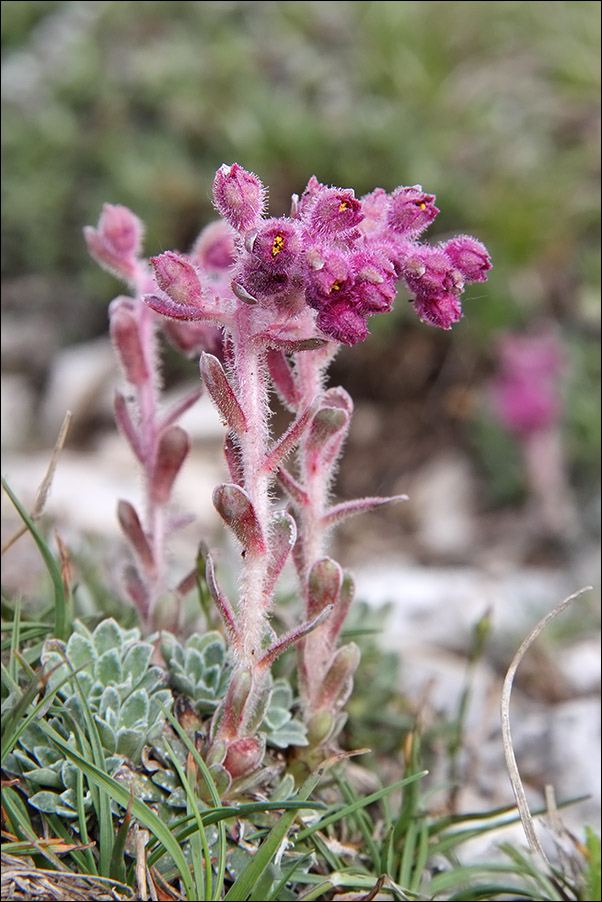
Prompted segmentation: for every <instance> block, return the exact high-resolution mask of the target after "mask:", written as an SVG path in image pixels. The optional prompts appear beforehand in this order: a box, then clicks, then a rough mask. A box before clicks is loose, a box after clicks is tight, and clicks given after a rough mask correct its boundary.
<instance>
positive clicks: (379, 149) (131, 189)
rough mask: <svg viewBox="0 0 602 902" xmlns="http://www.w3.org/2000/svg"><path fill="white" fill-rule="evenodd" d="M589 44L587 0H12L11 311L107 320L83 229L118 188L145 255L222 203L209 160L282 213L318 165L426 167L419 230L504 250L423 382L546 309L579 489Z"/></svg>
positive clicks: (587, 263) (587, 447)
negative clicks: (255, 182)
mask: <svg viewBox="0 0 602 902" xmlns="http://www.w3.org/2000/svg"><path fill="white" fill-rule="evenodd" d="M599 47H600V4H599V3H598V2H578V0H577V2H575V0H571V2H496V0H490V2H488V3H482V2H470V0H469V2H455V3H454V2H438V0H435V2H366V0H352V2H349V0H342V2H254V0H251V2H237V0H232V2H211V0H209V2H177V0H171V2H145V0H137V2H128V0H120V2H110V0H108V2H12V0H5V2H3V3H2V51H3V63H2V159H3V180H2V212H3V218H2V251H3V252H2V281H3V298H4V300H3V312H4V313H5V314H7V313H8V314H10V315H12V316H18V315H26V314H30V313H41V314H42V315H44V316H47V317H49V318H52V319H53V320H54V321H55V322H56V321H58V322H59V323H60V332H61V340H62V341H63V342H65V343H68V342H72V341H76V340H83V339H86V338H89V337H91V336H94V335H98V334H103V333H104V332H105V331H106V308H107V302H108V300H110V298H111V297H112V296H113V295H114V294H115V293H116V285H115V282H114V280H113V279H111V278H110V277H109V276H108V275H106V274H103V273H101V272H99V271H98V270H97V268H96V266H95V265H94V264H92V263H91V262H90V260H89V258H88V256H87V253H86V250H85V247H84V244H83V241H82V238H81V229H82V226H83V225H85V224H88V223H95V222H96V221H97V218H98V215H99V211H100V208H101V205H102V203H103V202H105V201H109V202H113V203H123V204H125V205H127V206H129V207H131V208H132V209H133V210H134V211H135V212H136V213H137V214H138V215H139V216H140V217H141V219H142V220H144V221H145V223H146V225H147V241H146V250H147V252H148V253H149V254H150V253H157V252H160V251H162V250H166V249H170V248H180V249H186V248H187V247H188V246H189V245H190V244H191V242H192V240H193V239H194V237H195V235H196V233H197V232H198V230H199V229H200V227H201V226H202V225H203V224H205V223H206V222H207V221H208V220H209V219H211V218H213V211H212V206H211V184H212V180H213V175H214V172H215V170H216V168H217V167H218V166H219V165H220V164H221V163H222V162H232V161H237V162H239V163H241V164H242V165H244V166H245V167H247V168H249V169H252V170H254V171H255V172H256V173H257V174H258V175H259V176H260V177H261V178H262V179H263V180H264V182H265V183H266V184H268V185H269V186H270V203H271V211H272V212H273V213H274V214H276V215H278V214H280V213H282V212H286V210H287V207H288V203H289V197H290V194H291V193H292V192H299V191H301V190H302V189H303V187H304V185H305V184H306V182H307V180H308V178H309V176H310V175H312V174H314V173H315V174H316V175H317V176H318V178H319V179H320V181H322V182H325V183H332V184H336V185H341V186H345V187H347V186H349V187H354V188H355V190H356V193H357V194H358V195H361V194H363V193H366V192H368V191H370V190H372V189H373V188H374V187H375V186H377V185H379V186H382V187H383V188H385V189H387V190H390V189H393V188H394V187H396V186H397V185H399V184H405V185H412V184H416V183H420V184H422V185H423V186H424V188H425V190H427V191H429V192H432V193H434V194H436V195H437V203H438V206H439V207H440V208H441V210H442V212H441V214H440V216H439V217H438V219H437V221H436V223H435V224H434V226H433V227H431V229H430V232H429V237H430V239H431V240H433V239H439V238H442V237H446V236H448V235H449V234H452V233H456V232H467V233H469V234H473V235H475V236H476V237H478V238H479V239H480V240H482V241H484V242H485V243H486V244H487V246H488V248H489V250H490V252H491V254H492V257H493V260H494V269H493V271H492V274H491V277H490V279H489V282H488V283H487V284H485V285H481V284H478V285H476V286H474V285H473V286H471V288H470V290H469V291H468V292H467V297H466V301H465V304H464V309H465V313H466V314H467V315H466V318H465V319H464V320H463V321H462V322H461V323H460V324H458V325H457V326H456V328H455V329H454V330H453V332H452V333H451V334H449V335H448V334H442V333H439V332H436V331H435V330H430V331H429V341H430V342H431V343H434V344H435V346H436V353H435V354H434V360H435V361H436V362H435V363H434V364H433V368H432V370H431V371H429V373H428V374H427V376H425V379H426V381H427V382H428V381H429V380H430V382H431V383H432V382H433V381H434V380H436V379H437V378H438V377H441V372H442V368H444V364H445V362H447V372H450V371H453V366H451V368H450V366H449V361H450V359H451V360H452V361H453V360H456V361H457V360H459V361H461V366H460V369H461V377H460V381H462V380H464V383H463V384H467V383H466V380H468V382H470V380H472V383H471V384H472V386H473V387H474V386H477V387H478V384H479V380H480V379H481V378H484V377H485V376H486V375H487V373H488V370H489V369H490V368H491V366H492V358H491V349H492V343H493V341H494V339H495V336H496V335H497V334H498V333H499V332H500V331H503V330H506V329H515V328H524V327H526V326H527V325H528V324H529V323H530V322H532V321H534V320H539V319H550V318H551V319H553V320H554V321H555V323H557V324H558V327H559V329H560V331H561V334H562V335H563V337H564V339H565V342H566V346H567V349H568V353H569V356H570V362H571V365H570V379H569V384H568V386H567V393H568V403H567V407H566V410H567V423H566V435H567V447H568V452H569V457H570V463H571V468H572V475H573V478H574V479H575V480H576V481H577V482H579V481H580V482H581V483H582V484H583V485H588V486H590V487H591V485H592V480H593V479H595V480H598V479H599V463H600V392H599V383H600V301H599V289H600V284H599V270H600V234H599V227H600V196H599V169H600V142H599V82H600V53H599ZM414 320H415V317H413V316H412V315H411V311H410V307H409V305H408V304H404V303H402V302H398V304H397V308H396V312H395V314H394V315H393V316H388V317H380V318H375V319H374V320H373V321H372V323H371V326H372V330H373V332H374V333H375V334H374V335H373V336H372V337H371V338H370V340H369V341H368V342H367V343H366V345H365V346H363V347H362V349H361V351H360V352H359V353H358V355H357V357H356V359H357V360H361V367H362V368H361V370H360V371H359V373H360V374H359V376H357V375H356V377H355V383H354V384H353V386H352V389H353V391H354V392H356V393H357V392H359V393H360V394H361V393H362V391H364V392H365V393H366V394H367V395H368V396H369V397H371V398H372V399H376V400H378V397H379V391H380V386H381V385H382V384H383V382H386V381H387V380H383V379H381V378H380V376H378V375H373V376H372V377H371V375H370V374H371V373H373V374H376V373H377V372H378V370H377V368H375V363H376V362H377V361H378V360H379V359H387V360H389V361H391V360H395V355H396V354H397V352H398V349H400V348H401V346H400V344H399V337H400V334H401V332H402V331H404V330H405V331H406V332H407V331H411V330H414V329H415V328H416V324H415V322H414ZM419 328H420V329H422V330H428V327H426V326H419ZM421 340H422V339H421ZM450 349H451V350H450ZM351 353H353V352H350V354H349V357H348V355H347V352H346V351H345V352H344V353H342V354H341V357H340V362H339V367H340V376H341V378H342V379H344V378H345V377H346V373H347V363H346V361H347V359H349V372H351V368H352V366H356V372H358V371H357V364H354V363H352V360H351ZM399 353H401V350H400V351H399ZM450 355H451V356H450ZM402 375H403V374H402ZM350 378H351V379H352V381H353V378H352V377H351V376H350ZM452 381H453V380H452ZM452 387H453V385H452ZM396 390H398V391H402V390H403V389H402V388H401V387H399V386H398V387H397V388H394V389H392V388H391V385H389V389H388V391H389V392H391V391H396ZM460 406H461V405H460ZM448 408H449V405H447V407H446V408H445V409H446V410H447V412H448V413H449V410H448ZM473 412H474V411H473ZM456 413H457V412H456ZM441 415H442V416H443V415H445V411H443V412H442V413H441ZM458 416H459V414H458ZM471 416H472V414H471ZM468 418H469V419H470V417H468ZM464 419H466V417H464ZM477 419H478V417H477ZM464 425H466V424H464ZM481 426H482V423H481ZM492 429H493V427H492ZM471 440H472V441H473V442H474V447H475V449H476V450H475V453H476V454H477V455H480V456H481V463H482V465H483V467H484V468H485V470H487V467H489V469H490V471H491V474H492V478H494V477H495V474H496V472H497V471H498V463H496V454H497V455H498V457H501V458H505V454H506V452H505V451H501V450H500V448H501V445H500V443H499V442H498V440H497V438H496V435H495V433H492V432H491V431H490V430H489V429H488V427H487V428H485V429H483V428H481V427H479V428H478V429H475V430H473V433H472V439H471ZM494 494H495V493H494ZM502 495H503V491H502Z"/></svg>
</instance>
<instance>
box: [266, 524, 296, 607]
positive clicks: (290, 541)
mask: <svg viewBox="0 0 602 902" xmlns="http://www.w3.org/2000/svg"><path fill="white" fill-rule="evenodd" d="M296 539H297V525H296V523H295V521H294V520H293V518H292V517H291V515H290V514H287V513H286V511H279V512H278V513H276V514H274V516H273V517H272V522H271V525H270V559H269V562H268V568H267V573H266V579H265V583H264V587H263V591H264V595H265V596H266V597H267V598H268V599H270V598H271V597H272V593H273V591H274V586H275V585H276V581H277V579H278V577H279V576H280V574H281V572H282V568H283V567H284V565H285V564H286V561H287V558H288V556H289V554H290V552H291V550H292V548H293V546H294V544H295V541H296Z"/></svg>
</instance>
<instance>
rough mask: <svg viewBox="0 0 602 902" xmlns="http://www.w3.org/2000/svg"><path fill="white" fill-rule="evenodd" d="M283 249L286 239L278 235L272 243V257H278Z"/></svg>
mask: <svg viewBox="0 0 602 902" xmlns="http://www.w3.org/2000/svg"><path fill="white" fill-rule="evenodd" d="M283 248H284V238H283V237H282V235H276V237H275V238H274V241H273V243H272V257H277V256H278V254H279V253H280V251H281V250H282V249H283Z"/></svg>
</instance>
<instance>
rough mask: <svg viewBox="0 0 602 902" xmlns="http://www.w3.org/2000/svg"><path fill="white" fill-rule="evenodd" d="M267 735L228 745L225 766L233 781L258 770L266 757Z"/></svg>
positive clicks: (250, 737)
mask: <svg viewBox="0 0 602 902" xmlns="http://www.w3.org/2000/svg"><path fill="white" fill-rule="evenodd" d="M265 744H266V738H265V735H261V736H246V737H244V738H243V739H236V740H235V741H234V742H231V743H230V744H229V745H228V751H227V752H226V757H225V759H224V763H223V766H224V768H225V769H226V770H227V771H228V773H229V774H230V776H231V777H232V779H233V780H235V779H236V778H237V777H244V776H245V775H246V774H250V773H251V772H252V771H254V770H256V769H257V768H258V767H259V766H260V764H261V762H262V761H263V758H264V755H265Z"/></svg>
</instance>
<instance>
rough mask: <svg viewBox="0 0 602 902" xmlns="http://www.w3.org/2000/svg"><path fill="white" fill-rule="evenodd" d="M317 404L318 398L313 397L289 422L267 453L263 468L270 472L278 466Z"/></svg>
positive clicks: (311, 415)
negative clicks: (299, 413)
mask: <svg viewBox="0 0 602 902" xmlns="http://www.w3.org/2000/svg"><path fill="white" fill-rule="evenodd" d="M319 405H320V398H319V397H317V398H314V400H313V401H312V403H311V404H309V405H308V406H307V407H306V408H305V410H304V411H303V413H302V414H301V415H300V416H299V417H297V419H296V420H294V422H293V423H291V425H290V426H289V428H288V429H287V430H286V432H285V433H284V435H283V436H281V438H280V439H279V441H278V442H277V443H276V445H275V446H274V447H273V448H272V450H271V451H270V453H269V454H268V456H267V458H266V460H265V463H264V465H263V468H264V470H267V471H268V472H269V473H272V472H273V471H274V470H276V469H277V468H278V467H279V466H280V464H281V463H282V461H283V460H284V458H285V457H286V456H287V455H288V454H290V452H291V451H292V450H293V448H294V447H295V446H296V445H297V444H298V443H299V440H300V439H301V436H302V435H303V433H304V432H305V430H306V429H307V426H308V423H309V421H310V420H311V418H312V417H313V416H314V414H315V413H316V411H317V409H318V407H319Z"/></svg>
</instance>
